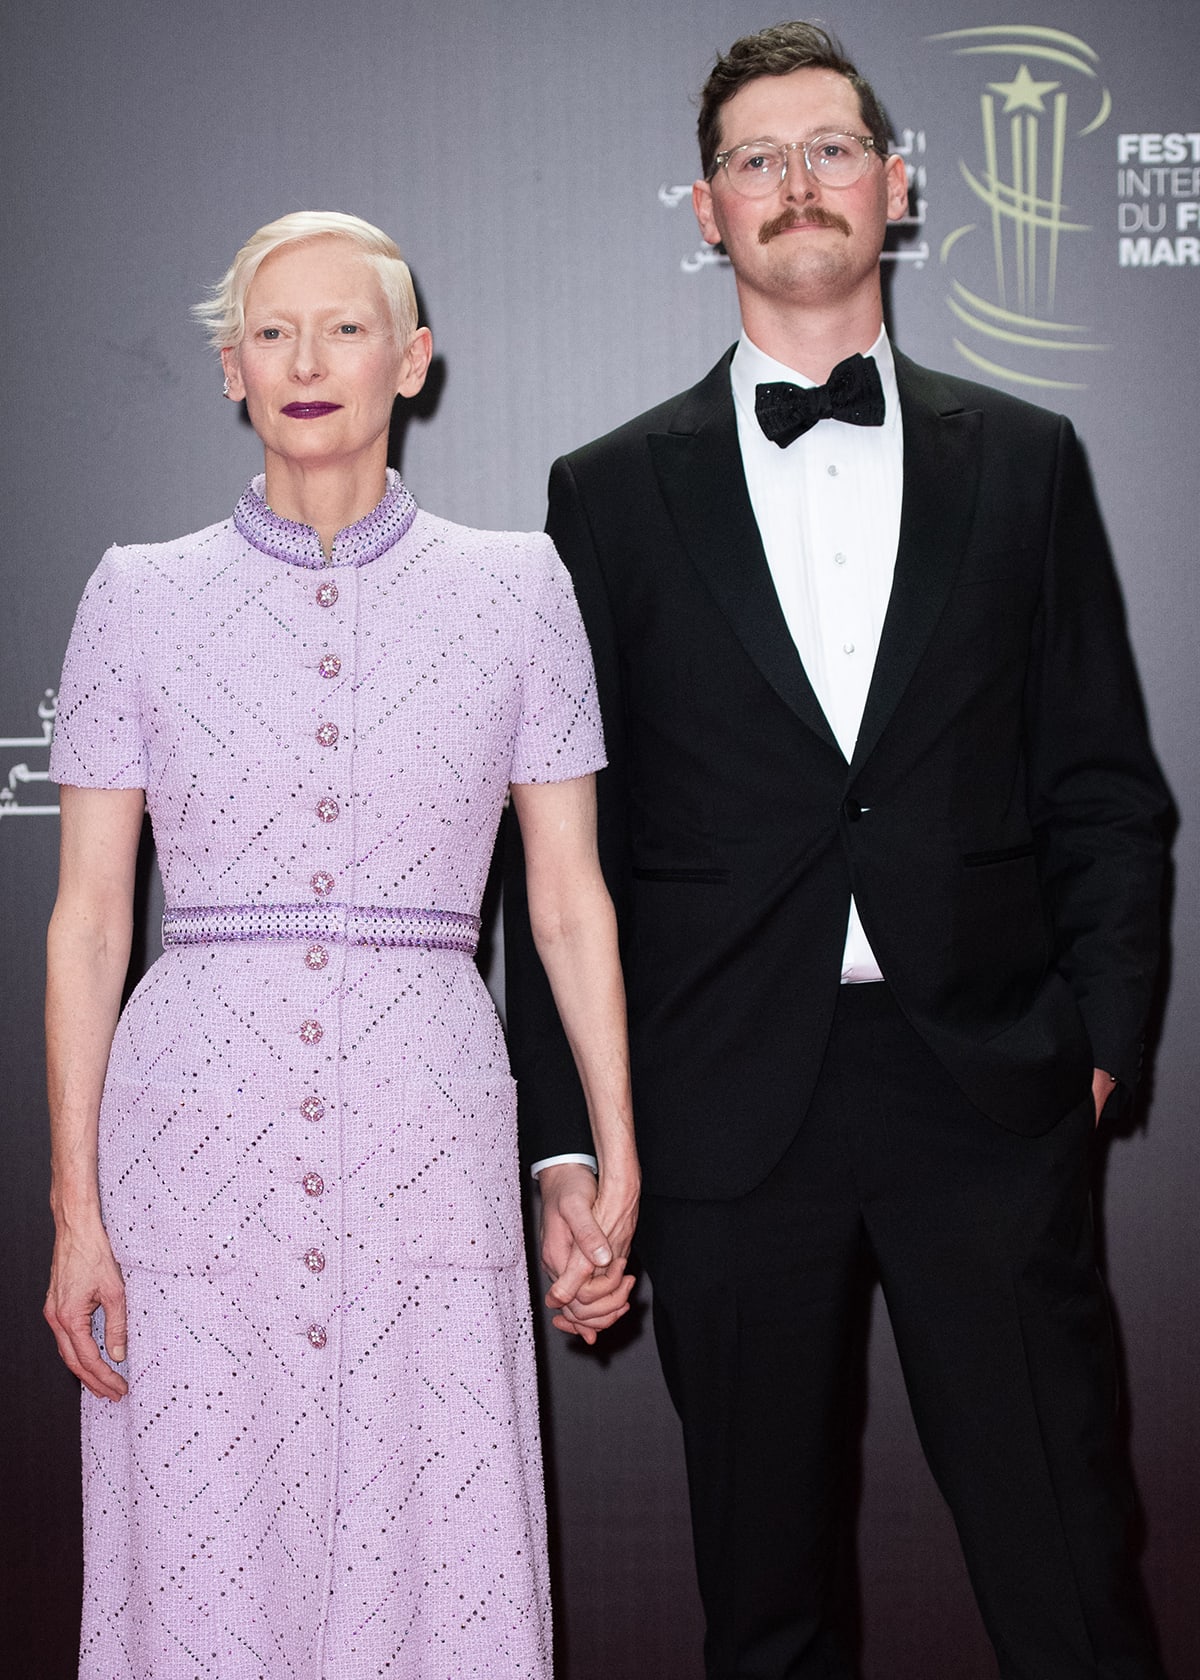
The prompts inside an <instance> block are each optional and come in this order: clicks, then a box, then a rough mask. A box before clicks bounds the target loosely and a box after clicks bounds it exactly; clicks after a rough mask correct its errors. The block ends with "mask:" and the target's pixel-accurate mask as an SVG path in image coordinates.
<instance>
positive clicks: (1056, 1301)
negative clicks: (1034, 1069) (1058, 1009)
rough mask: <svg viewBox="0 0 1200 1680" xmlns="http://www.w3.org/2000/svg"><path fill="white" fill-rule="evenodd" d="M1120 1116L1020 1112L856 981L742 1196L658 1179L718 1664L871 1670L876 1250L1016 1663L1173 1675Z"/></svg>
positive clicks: (656, 1205) (669, 1309)
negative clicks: (860, 1611)
mask: <svg viewBox="0 0 1200 1680" xmlns="http://www.w3.org/2000/svg"><path fill="white" fill-rule="evenodd" d="M752 1102H753V1093H752V1092H748V1093H747V1114H746V1115H745V1116H731V1117H730V1124H731V1126H736V1125H738V1124H752V1120H753V1114H752ZM1092 1132H1093V1112H1092V1105H1091V1099H1090V1096H1089V1097H1088V1099H1087V1101H1086V1103H1085V1102H1083V1101H1082V1100H1081V1102H1080V1105H1079V1106H1078V1108H1077V1109H1075V1110H1074V1111H1073V1112H1071V1113H1070V1114H1067V1115H1066V1116H1064V1118H1063V1119H1062V1120H1061V1121H1060V1123H1059V1124H1058V1125H1057V1126H1056V1127H1054V1128H1053V1130H1052V1131H1050V1132H1049V1133H1047V1134H1046V1135H1044V1136H1042V1137H1037V1138H1026V1137H1018V1136H1016V1135H1015V1134H1013V1133H1011V1132H1006V1131H1004V1130H1003V1129H1002V1128H1001V1127H999V1126H997V1125H995V1124H994V1123H993V1122H992V1121H991V1120H989V1119H988V1118H987V1117H986V1116H985V1115H983V1114H982V1113H980V1111H979V1110H978V1109H976V1108H975V1107H974V1106H973V1105H972V1104H971V1103H969V1102H968V1101H967V1100H966V1098H965V1097H964V1096H963V1095H962V1094H961V1092H960V1091H959V1090H958V1088H957V1086H955V1085H954V1084H953V1082H952V1081H951V1080H950V1078H949V1076H948V1075H947V1074H946V1073H945V1072H944V1071H943V1070H942V1068H941V1066H940V1064H939V1063H938V1062H937V1061H936V1060H935V1059H934V1057H933V1056H932V1054H931V1053H930V1052H929V1051H928V1050H927V1049H926V1047H925V1045H924V1042H923V1041H922V1040H921V1039H920V1038H919V1037H918V1036H917V1034H916V1033H915V1032H914V1031H913V1030H912V1028H911V1027H909V1025H908V1023H907V1022H906V1021H905V1020H904V1017H903V1016H902V1014H901V1013H900V1010H899V1009H898V1007H897V1006H896V1004H895V1003H894V1001H893V999H892V997H891V995H890V993H889V991H888V989H887V988H886V987H885V986H881V985H874V986H857V987H843V988H842V991H841V999H840V1002H839V1005H838V1009H837V1013H836V1017H835V1021H834V1027H833V1032H832V1035H831V1039H830V1043H829V1048H828V1051H827V1053H826V1057H825V1061H824V1064H823V1067H822V1072H821V1077H820V1080H819V1082H818V1086H817V1090H816V1092H815V1095H814V1097H813V1100H812V1103H811V1105H810V1108H809V1111H808V1113H807V1114H806V1115H805V1117H804V1120H803V1123H802V1124H801V1125H800V1126H799V1129H798V1131H797V1135H796V1138H795V1140H794V1142H793V1144H792V1146H791V1148H790V1149H789V1151H788V1153H787V1154H786V1156H785V1157H784V1159H783V1160H782V1161H781V1162H780V1163H779V1165H778V1166H777V1167H776V1168H775V1170H774V1171H773V1172H772V1173H771V1174H770V1176H769V1177H768V1178H767V1179H766V1180H765V1182H763V1183H762V1184H760V1185H759V1186H758V1187H757V1189H755V1190H754V1191H752V1192H751V1193H750V1194H749V1195H746V1196H744V1197H741V1198H739V1199H738V1200H735V1201H730V1202H691V1201H684V1200H677V1199H674V1198H667V1197H654V1196H650V1197H648V1198H647V1199H646V1201H645V1202H644V1204H643V1212H642V1223H641V1227H640V1234H639V1249H640V1251H641V1254H642V1257H643V1259H644V1261H645V1263H646V1267H647V1269H648V1271H649V1273H650V1277H651V1280H652V1282H653V1285H654V1319H655V1332H656V1335H657V1339H658V1346H659V1353H660V1356H661V1359H662V1364H663V1370H664V1373H665V1375H666V1380H667V1385H668V1388H669V1390H670V1393H671V1397H672V1399H673V1401H674V1403H675V1406H676V1409H677V1411H678V1412H679V1415H680V1418H681V1420H682V1423H683V1430H684V1441H685V1449H686V1455H687V1465H688V1476H689V1484H690V1490H691V1501H692V1521H693V1532H694V1537H695V1546H696V1558H697V1566H698V1571H699V1577H700V1590H701V1595H702V1598H703V1601H704V1606H705V1612H706V1617H707V1626H708V1632H707V1638H706V1642H705V1657H706V1672H707V1674H708V1676H709V1680H800V1677H802V1676H803V1677H807V1676H813V1677H815V1676H820V1677H821V1680H853V1677H854V1675H855V1674H856V1673H857V1668H856V1664H855V1662H854V1659H853V1656H852V1653H851V1652H850V1650H849V1649H848V1645H847V1642H846V1640H845V1637H844V1635H843V1633H842V1631H841V1630H840V1629H839V1627H838V1625H837V1618H836V1611H835V1609H834V1597H835V1594H834V1581H833V1574H834V1554H835V1551H836V1540H837V1535H838V1531H839V1526H840V1512H841V1505H842V1498H843V1489H842V1487H841V1486H840V1481H841V1477H840V1471H841V1468H842V1463H843V1459H844V1453H843V1450H842V1448H843V1439H844V1432H845V1417H846V1405H845V1396H846V1379H847V1372H848V1368H849V1365H850V1355H851V1352H852V1336H851V1333H850V1325H851V1321H852V1319H853V1318H854V1314H853V1311H852V1305H853V1302H854V1300H855V1299H856V1297H857V1293H858V1291H857V1288H856V1285H857V1282H858V1279H859V1277H860V1275H861V1266H862V1260H863V1248H864V1245H866V1247H867V1248H868V1249H869V1251H870V1252H871V1254H873V1256H874V1261H875V1264H876V1266H877V1268H878V1271H879V1275H880V1278H881V1281H882V1287H883V1293H884V1297H885V1300H886V1303H887V1309H888V1313H889V1315H890V1318H891V1322H892V1328H893V1330H894V1333H895V1337H896V1343H897V1347H898V1349H899V1354H900V1360H901V1364H902V1367H903V1371H904V1378H905V1383H906V1385H907V1389H908V1395H909V1400H910V1403H911V1405H912V1410H913V1416H914V1418H915V1421H916V1425H917V1429H918V1432H919V1434H920V1439H921V1444H922V1446H923V1448H924V1451H925V1455H926V1458H927V1459H928V1462H929V1465H930V1468H931V1469H932V1471H933V1474H934V1476H935V1477H936V1479H937V1482H938V1485H939V1487H940V1488H941V1491H942V1493H943V1495H944V1497H945V1498H946V1500H947V1502H948V1504H949V1506H950V1509H951V1511H952V1513H953V1516H954V1519H955V1522H956V1524H957V1527H958V1532H959V1536H960V1539H961V1542H962V1547H963V1553H964V1556H965V1558H966V1562H967V1567H968V1569H969V1572H970V1576H971V1581H972V1584H973V1586H974V1590H975V1595H976V1599H977V1601H978V1604H979V1608H980V1611H981V1613H982V1615H983V1618H984V1622H985V1624H986V1627H987V1631H988V1633H989V1636H990V1638H991V1640H992V1643H993V1645H994V1647H995V1650H996V1653H997V1656H998V1658H999V1663H1000V1672H1001V1674H1002V1675H1003V1676H1004V1680H1100V1677H1103V1680H1162V1669H1161V1667H1160V1665H1159V1663H1158V1660H1157V1658H1156V1656H1155V1655H1154V1651H1153V1645H1152V1642H1151V1639H1150V1636H1149V1633H1148V1631H1147V1629H1146V1626H1145V1622H1144V1618H1143V1615H1142V1612H1141V1608H1140V1594H1139V1590H1138V1586H1137V1581H1136V1576H1135V1573H1134V1571H1133V1568H1132V1565H1131V1563H1130V1560H1129V1556H1128V1552H1127V1547H1126V1528H1127V1522H1128V1517H1129V1515H1130V1511H1131V1505H1132V1494H1131V1488H1130V1485H1129V1482H1128V1478H1127V1475H1126V1472H1125V1470H1124V1467H1123V1465H1122V1461H1121V1454H1120V1452H1119V1449H1118V1440H1117V1431H1116V1417H1115V1413H1116V1383H1115V1373H1114V1361H1113V1348H1112V1335H1111V1328H1110V1322H1109V1315H1108V1307H1107V1302H1106V1298H1105V1294H1104V1290H1103V1286H1102V1284H1101V1281H1100V1278H1099V1276H1098V1274H1097V1271H1096V1265H1095V1257H1094V1252H1093V1238H1092V1225H1091V1216H1090V1196H1089V1189H1090V1186H1089V1164H1088V1159H1089V1150H1090V1142H1091V1138H1092ZM955 1680H957V1677H955Z"/></svg>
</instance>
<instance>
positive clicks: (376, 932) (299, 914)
mask: <svg viewBox="0 0 1200 1680" xmlns="http://www.w3.org/2000/svg"><path fill="white" fill-rule="evenodd" d="M274 939H328V940H331V941H333V942H334V943H335V944H341V945H389V946H390V945H399V946H413V947H415V948H417V949H418V950H425V951H463V952H465V953H466V955H467V956H469V957H470V956H474V954H475V947H476V946H477V945H478V943H479V917H478V916H469V915H468V914H467V913H466V912H465V911H463V910H391V909H378V908H375V907H374V906H359V905H355V904H223V905H213V906H211V907H209V906H199V907H196V908H194V909H179V910H168V911H167V912H166V913H165V915H164V916H163V924H162V940H163V944H164V945H232V944H241V943H248V942H252V941H255V940H274Z"/></svg>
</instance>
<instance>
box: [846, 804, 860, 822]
mask: <svg viewBox="0 0 1200 1680" xmlns="http://www.w3.org/2000/svg"><path fill="white" fill-rule="evenodd" d="M842 810H843V811H844V812H845V813H846V821H847V822H857V821H858V819H859V817H861V816H862V814H863V808H862V806H861V805H860V804H859V803H858V800H857V799H847V801H846V803H845V804H844V805H843V806H842Z"/></svg>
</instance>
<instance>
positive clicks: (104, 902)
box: [45, 787, 145, 1400]
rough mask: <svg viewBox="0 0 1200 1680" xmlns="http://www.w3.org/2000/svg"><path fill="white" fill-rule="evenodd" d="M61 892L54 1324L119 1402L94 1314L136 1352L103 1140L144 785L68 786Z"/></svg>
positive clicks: (54, 1007)
mask: <svg viewBox="0 0 1200 1680" xmlns="http://www.w3.org/2000/svg"><path fill="white" fill-rule="evenodd" d="M61 808H62V849H61V855H60V861H59V877H58V897H57V899H56V900H55V904H54V913H53V915H52V916H51V918H50V931H49V934H48V936H47V940H46V1070H47V1085H48V1090H49V1098H50V1160H51V1187H50V1207H51V1210H52V1212H53V1214H54V1225H55V1241H54V1259H53V1263H52V1266H51V1271H50V1288H49V1291H48V1292H47V1295H46V1306H45V1317H46V1322H47V1323H48V1324H49V1326H50V1328H51V1329H52V1330H53V1331H54V1336H55V1340H56V1341H57V1343H58V1351H59V1353H60V1354H61V1355H62V1358H63V1360H64V1362H65V1363H66V1365H67V1366H68V1367H69V1368H70V1369H71V1370H72V1371H73V1372H74V1373H75V1375H76V1376H77V1377H78V1378H79V1379H80V1381H81V1382H82V1383H83V1384H84V1385H85V1386H86V1387H87V1388H88V1389H90V1391H91V1392H92V1393H93V1394H95V1395H97V1396H98V1397H99V1398H100V1399H104V1400H119V1399H120V1398H121V1396H122V1395H123V1394H124V1393H125V1391H126V1388H127V1384H126V1382H125V1379H124V1377H122V1376H121V1375H120V1374H119V1373H118V1372H116V1371H114V1370H113V1369H112V1368H111V1366H109V1365H108V1364H106V1363H105V1361H104V1360H103V1359H102V1358H101V1357H100V1349H99V1348H98V1346H97V1345H96V1341H95V1338H94V1337H93V1335H92V1324H91V1319H92V1313H93V1312H94V1311H95V1309H96V1308H97V1307H103V1308H104V1324H105V1329H104V1340H105V1347H106V1351H107V1353H108V1355H109V1358H110V1359H112V1360H114V1361H116V1362H117V1363H120V1361H121V1360H123V1359H124V1358H125V1352H126V1340H125V1338H126V1321H125V1285H124V1282H123V1280H122V1278H121V1271H120V1267H119V1266H118V1265H117V1263H116V1261H115V1260H114V1259H113V1254H112V1249H111V1248H110V1247H109V1243H108V1237H107V1235H106V1234H105V1230H104V1226H103V1224H102V1223H101V1219H100V1187H99V1180H98V1177H97V1169H96V1141H97V1133H98V1129H99V1120H100V1097H101V1094H102V1092H103V1090H104V1075H105V1071H106V1069H107V1067H108V1053H109V1050H110V1048H111V1046H112V1038H113V1033H114V1031H115V1030H116V1025H117V1016H118V1013H119V1012H120V1007H121V991H122V988H123V987H124V984H125V975H126V971H127V969H128V967H129V947H130V940H131V937H132V931H133V883H134V871H135V867H136V864H137V851H138V841H139V839H140V837H141V831H142V816H143V813H144V811H145V795H144V794H143V792H142V790H141V789H140V788H77V787H64V788H62V790H61Z"/></svg>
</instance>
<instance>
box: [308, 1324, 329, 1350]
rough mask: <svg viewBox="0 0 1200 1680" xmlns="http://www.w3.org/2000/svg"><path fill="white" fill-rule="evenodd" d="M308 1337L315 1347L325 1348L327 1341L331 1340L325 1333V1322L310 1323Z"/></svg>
mask: <svg viewBox="0 0 1200 1680" xmlns="http://www.w3.org/2000/svg"><path fill="white" fill-rule="evenodd" d="M308 1339H309V1342H310V1343H311V1344H312V1346H313V1347H315V1348H323V1347H324V1346H325V1343H326V1342H327V1341H328V1340H329V1337H328V1336H327V1335H326V1334H325V1326H324V1325H323V1324H310V1325H309V1327H308Z"/></svg>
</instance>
